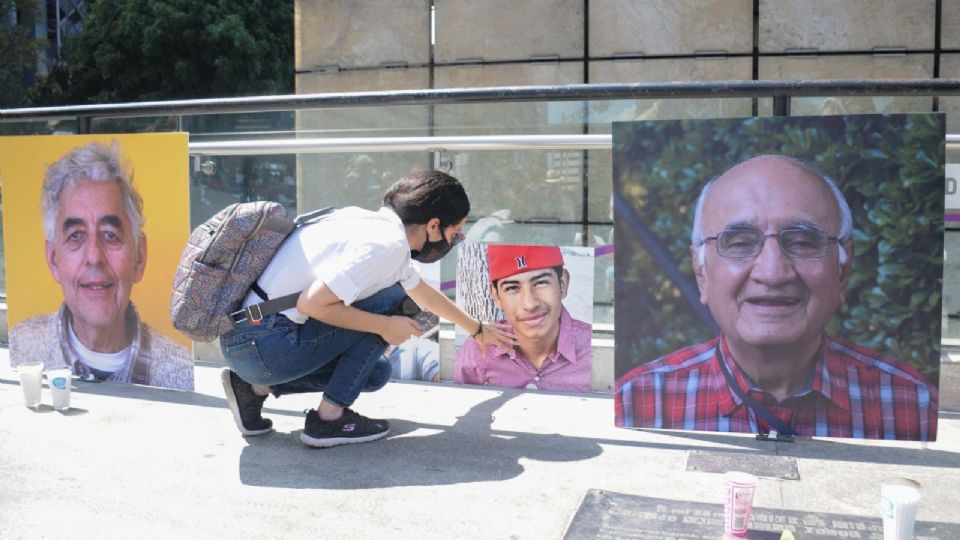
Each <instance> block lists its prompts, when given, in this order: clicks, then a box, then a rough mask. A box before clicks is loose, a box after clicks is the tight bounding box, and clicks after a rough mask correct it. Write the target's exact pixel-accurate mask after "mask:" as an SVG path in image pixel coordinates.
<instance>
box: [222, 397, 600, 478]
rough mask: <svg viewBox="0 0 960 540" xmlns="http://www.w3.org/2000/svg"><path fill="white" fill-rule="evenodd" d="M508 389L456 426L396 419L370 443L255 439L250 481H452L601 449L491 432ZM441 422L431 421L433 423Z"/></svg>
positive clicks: (248, 457)
mask: <svg viewBox="0 0 960 540" xmlns="http://www.w3.org/2000/svg"><path fill="white" fill-rule="evenodd" d="M511 397H512V395H507V394H503V395H500V396H498V397H496V398H493V399H490V400H487V401H484V402H482V403H480V404H478V405H476V406H475V407H473V408H472V409H470V410H469V411H468V412H467V413H466V414H465V415H464V416H462V417H460V418H459V419H458V420H457V422H456V423H455V424H454V425H453V426H450V427H442V428H440V429H441V431H440V432H439V433H435V434H430V435H424V436H416V435H411V436H405V435H409V434H411V433H412V432H413V431H415V430H416V429H418V428H420V427H424V426H420V425H418V424H414V423H412V422H405V421H402V420H396V421H391V434H390V435H389V436H388V437H387V438H386V439H383V440H380V441H374V442H371V443H362V444H351V445H345V446H338V447H334V448H328V449H312V448H307V447H306V446H304V445H303V444H301V443H300V440H299V435H300V432H299V431H296V432H294V433H290V434H280V433H273V434H271V435H269V436H266V437H263V438H257V437H251V438H248V442H249V446H247V447H246V448H244V449H243V451H242V453H241V454H240V464H239V469H240V480H241V481H242V482H243V483H244V484H248V485H256V486H271V487H285V488H308V489H309V488H324V489H364V488H383V487H396V486H428V485H449V484H460V483H465V482H490V481H499V480H507V479H510V478H514V477H516V476H518V475H519V474H520V473H522V472H523V470H524V469H523V465H522V464H521V463H520V460H521V459H536V460H541V461H557V462H564V461H578V460H585V459H590V458H593V457H596V456H598V455H600V453H601V452H602V449H601V447H600V445H599V444H597V442H596V441H593V440H588V439H579V438H575V437H565V436H561V435H548V434H530V433H517V434H513V435H499V434H494V433H493V432H492V431H491V424H492V422H493V417H492V415H493V413H494V412H495V411H496V410H497V409H499V408H500V407H501V406H503V404H504V403H506V402H507V401H509V399H510V398H511ZM433 428H434V427H433V426H431V429H433Z"/></svg>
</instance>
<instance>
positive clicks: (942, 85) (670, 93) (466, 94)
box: [0, 79, 960, 133]
mask: <svg viewBox="0 0 960 540" xmlns="http://www.w3.org/2000/svg"><path fill="white" fill-rule="evenodd" d="M874 95H882V96H907V95H909V96H933V97H942V96H957V95H960V80H958V79H895V80H883V81H876V80H840V81H711V82H676V83H642V84H570V85H559V86H505V87H488V88H454V89H431V90H396V91H384V92H353V93H330V94H303V95H284V96H256V97H238V98H217V99H195V100H177V101H151V102H139V103H120V104H94V105H74V106H67V107H31V108H21V109H0V122H2V123H8V122H36V121H46V120H71V119H75V120H76V121H77V131H78V132H80V133H87V132H89V129H90V121H91V120H93V119H97V118H101V119H102V118H129V117H138V116H180V115H199V114H225V113H262V112H272V111H292V110H303V109H321V108H342V107H384V106H394V105H446V104H468V103H491V102H543V101H595V100H623V99H705V98H758V99H759V98H772V99H773V114H774V115H776V116H786V115H789V114H790V98H794V97H817V96H874Z"/></svg>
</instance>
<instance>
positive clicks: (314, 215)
mask: <svg viewBox="0 0 960 540" xmlns="http://www.w3.org/2000/svg"><path fill="white" fill-rule="evenodd" d="M334 210H336V208H335V207H333V206H328V207H326V208H321V209H319V210H314V211H313V212H307V213H306V214H300V215H299V216H297V217H296V219H294V220H293V223H294V227H302V226H304V225H309V224H311V223H314V222H316V221H320V219H321V218H323V217H326V216H327V214H331V213H333V211H334Z"/></svg>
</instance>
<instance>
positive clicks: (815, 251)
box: [703, 229, 840, 259]
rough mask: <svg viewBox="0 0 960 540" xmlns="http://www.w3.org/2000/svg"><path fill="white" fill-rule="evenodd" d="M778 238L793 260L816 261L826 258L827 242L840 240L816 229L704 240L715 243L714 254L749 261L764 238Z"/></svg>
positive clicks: (733, 233)
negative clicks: (715, 252) (715, 250)
mask: <svg viewBox="0 0 960 540" xmlns="http://www.w3.org/2000/svg"><path fill="white" fill-rule="evenodd" d="M771 236H775V237H777V239H778V240H779V242H780V249H781V250H782V251H783V252H784V253H786V254H787V256H788V257H791V258H794V259H819V258H821V257H824V256H826V254H827V246H829V245H830V242H834V241H839V240H840V239H839V238H838V237H836V236H827V234H826V233H824V232H822V231H818V230H816V229H784V230H782V231H780V232H778V233H772V234H764V233H763V231H758V230H756V229H735V230H727V231H722V232H721V233H720V234H718V235H716V236H710V237H708V238H704V239H703V243H704V244H706V243H707V242H710V241H711V240H715V241H716V243H717V254H719V255H720V256H721V257H727V258H730V259H751V258H753V257H756V256H757V255H760V252H761V251H763V244H764V241H765V240H766V239H767V238H770V237H771Z"/></svg>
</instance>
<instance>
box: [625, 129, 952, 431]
mask: <svg viewBox="0 0 960 540" xmlns="http://www.w3.org/2000/svg"><path fill="white" fill-rule="evenodd" d="M944 132H945V127H944V118H943V116H942V115H939V114H898V115H847V116H823V117H772V118H746V119H714V120H677V121H644V122H624V123H614V127H613V161H614V163H613V165H614V169H613V170H614V175H613V176H614V214H615V236H616V239H617V249H616V252H615V278H614V289H615V299H614V302H615V327H616V329H615V332H616V334H615V342H616V351H615V375H616V382H615V390H614V407H615V422H616V425H617V426H620V427H628V428H655V429H681V430H693V431H715V432H741V433H756V434H761V435H768V436H794V435H796V436H804V437H846V438H860V439H897V440H920V441H932V440H935V439H936V434H937V409H938V401H939V400H938V397H939V393H938V384H939V373H940V333H941V291H942V285H943V225H944V152H945V144H944Z"/></svg>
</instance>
